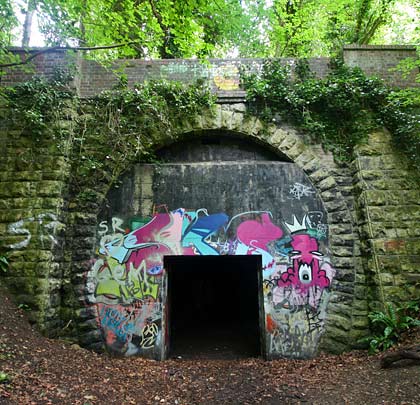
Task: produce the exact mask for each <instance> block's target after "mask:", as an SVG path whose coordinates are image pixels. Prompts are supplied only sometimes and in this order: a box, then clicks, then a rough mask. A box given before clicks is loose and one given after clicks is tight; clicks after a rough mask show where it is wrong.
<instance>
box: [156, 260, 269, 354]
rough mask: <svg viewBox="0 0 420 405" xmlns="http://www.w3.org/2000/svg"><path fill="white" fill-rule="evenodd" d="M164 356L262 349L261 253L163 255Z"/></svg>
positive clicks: (230, 352)
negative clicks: (166, 336)
mask: <svg viewBox="0 0 420 405" xmlns="http://www.w3.org/2000/svg"><path fill="white" fill-rule="evenodd" d="M164 266H165V269H166V270H167V272H168V306H169V311H168V313H169V319H168V323H169V326H168V328H169V342H168V343H169V357H182V358H197V357H199V358H237V357H248V356H258V355H259V354H261V349H260V344H261V339H260V336H261V333H260V328H261V325H262V323H261V322H260V315H259V314H260V313H262V312H261V305H262V301H263V300H262V285H261V280H260V277H259V275H260V272H261V256H166V257H165V258H164Z"/></svg>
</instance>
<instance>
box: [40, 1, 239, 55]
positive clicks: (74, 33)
mask: <svg viewBox="0 0 420 405" xmlns="http://www.w3.org/2000/svg"><path fill="white" fill-rule="evenodd" d="M37 12H38V15H39V17H40V18H39V20H40V23H41V31H42V32H43V34H44V35H45V37H46V39H47V43H48V44H49V45H70V44H74V43H78V44H80V45H83V46H96V45H112V44H119V43H125V44H127V46H124V47H121V48H118V49H114V50H112V51H103V52H102V53H95V55H96V57H98V56H99V57H101V56H102V57H104V56H105V55H107V56H110V57H113V58H115V57H154V58H156V57H161V58H175V57H192V56H199V57H201V56H207V55H209V54H210V53H211V52H212V51H213V50H215V48H216V47H217V48H221V47H222V48H223V47H226V46H228V43H229V44H231V43H232V41H233V40H234V38H235V37H236V35H235V33H239V32H241V31H240V30H239V29H234V28H233V27H234V26H235V25H237V24H238V22H239V21H240V19H241V16H242V7H241V2H240V1H239V0H218V1H217V2H208V1H205V0H185V1H172V0H159V1H157V0H146V1H135V0H127V1H118V2H115V1H112V2H109V1H108V2H104V1H99V0H70V1H69V0H43V1H38V2H37ZM238 18H239V20H238ZM231 38H232V39H231Z"/></svg>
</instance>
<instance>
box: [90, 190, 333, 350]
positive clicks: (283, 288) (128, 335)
mask: <svg viewBox="0 0 420 405" xmlns="http://www.w3.org/2000/svg"><path fill="white" fill-rule="evenodd" d="M305 192H306V193H307V192H308V191H307V190H306V191H305ZM323 220H324V214H323V212H320V211H309V212H307V213H306V214H305V215H304V216H303V218H297V217H296V216H293V218H290V219H285V220H284V221H281V223H277V224H275V223H273V217H272V214H271V213H270V212H269V211H248V212H243V213H240V214H237V215H234V216H232V217H229V216H228V215H227V214H225V213H223V212H220V213H209V212H208V211H207V209H205V208H200V209H197V210H196V211H192V210H185V209H183V208H178V209H176V210H173V211H168V212H165V213H155V214H154V215H153V216H152V217H151V218H146V219H145V218H128V219H126V220H123V219H121V218H117V217H114V218H112V220H111V223H109V224H108V223H107V222H106V221H103V222H101V223H100V224H99V229H98V242H99V243H98V248H97V257H96V259H95V260H94V261H93V265H92V267H91V269H90V271H89V273H88V277H87V288H88V292H89V297H90V299H89V301H90V304H92V305H95V306H96V309H97V321H98V326H99V328H100V329H101V331H102V334H103V338H104V341H105V343H106V346H107V347H108V348H109V350H111V351H113V352H117V353H120V354H124V355H133V354H138V353H144V351H148V350H152V349H153V348H155V349H156V348H159V345H160V344H161V342H162V334H165V333H166V331H162V316H163V314H162V311H163V303H164V301H165V299H166V297H165V296H164V292H163V288H162V282H163V273H164V267H163V260H164V256H166V255H260V256H261V258H262V279H263V280H264V289H263V291H264V313H265V328H266V330H265V336H266V340H267V343H268V344H267V346H268V350H269V353H271V354H272V355H273V356H284V357H308V356H311V355H312V354H313V352H314V350H315V349H316V346H317V342H318V340H319V337H320V336H321V333H322V327H323V322H324V319H325V314H326V305H327V300H328V293H329V288H330V286H331V283H332V281H333V278H334V275H335V270H334V269H333V267H332V265H331V263H330V261H329V258H328V256H327V252H326V251H323V249H324V250H325V246H326V243H325V241H326V239H327V237H328V227H327V225H326V224H325V223H324V222H323Z"/></svg>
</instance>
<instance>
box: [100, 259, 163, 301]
mask: <svg viewBox="0 0 420 405" xmlns="http://www.w3.org/2000/svg"><path fill="white" fill-rule="evenodd" d="M96 280H97V284H96V289H95V296H96V297H99V296H104V297H107V298H110V299H118V301H122V302H129V301H132V300H133V299H135V300H142V299H145V298H147V297H150V298H153V299H155V300H156V299H157V297H158V293H159V284H158V283H156V282H155V277H154V276H150V275H149V274H147V273H146V263H145V261H144V260H143V261H142V262H141V264H140V266H139V267H138V268H137V269H136V268H135V267H134V266H133V264H132V263H130V271H128V272H127V271H126V268H125V266H124V265H121V264H119V263H118V262H117V260H115V259H113V258H108V260H107V264H106V266H104V267H102V268H101V269H100V270H99V271H98V273H97V276H96Z"/></svg>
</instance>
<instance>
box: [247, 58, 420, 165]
mask: <svg viewBox="0 0 420 405" xmlns="http://www.w3.org/2000/svg"><path fill="white" fill-rule="evenodd" d="M294 76H295V77H292V74H291V71H290V68H289V67H288V66H285V65H284V64H283V62H282V61H281V60H276V59H274V60H267V61H266V62H264V64H263V67H262V69H261V71H259V72H254V71H252V68H249V69H245V70H244V71H243V72H242V74H241V79H242V83H243V85H244V87H245V89H246V91H247V101H248V104H249V109H250V111H251V112H253V113H255V114H257V115H259V116H261V117H262V118H264V119H265V120H266V121H267V122H272V121H276V120H279V121H287V122H290V123H292V124H294V125H296V126H298V127H300V128H302V129H303V130H305V131H307V133H308V134H310V135H311V136H312V139H313V140H314V141H316V142H320V143H322V144H323V145H324V147H325V148H326V149H328V150H332V151H333V152H334V154H335V156H336V158H337V159H338V160H350V159H351V158H352V152H353V149H354V147H355V146H356V145H358V144H360V143H362V142H364V141H365V140H366V139H367V135H368V133H369V131H371V130H372V129H374V128H375V127H377V126H378V125H383V124H384V125H386V126H387V127H388V128H389V129H390V130H392V132H393V134H394V135H395V138H396V140H397V141H398V145H399V146H400V147H401V148H402V149H403V151H404V152H405V153H407V155H408V156H409V157H410V158H411V159H412V161H413V162H414V163H416V162H417V161H418V160H420V150H419V146H420V142H419V133H420V131H418V129H419V119H418V110H417V109H418V107H419V104H418V100H417V99H416V97H418V94H419V90H411V91H407V90H400V91H396V90H395V91H392V90H391V89H389V88H388V87H387V86H385V85H384V84H383V82H382V81H380V80H379V79H375V78H370V77H366V76H365V75H364V74H363V72H362V71H361V70H360V69H358V68H349V67H346V66H345V65H343V64H342V63H340V62H336V65H335V66H334V68H333V69H332V71H331V73H330V74H329V75H328V76H327V77H326V78H325V79H316V78H315V77H314V76H313V75H312V74H311V72H310V70H309V68H308V66H307V64H306V63H305V62H304V61H301V62H300V63H299V64H298V66H297V68H296V69H295V72H294ZM416 94H417V96H415V95H416ZM416 100H417V101H416Z"/></svg>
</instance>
